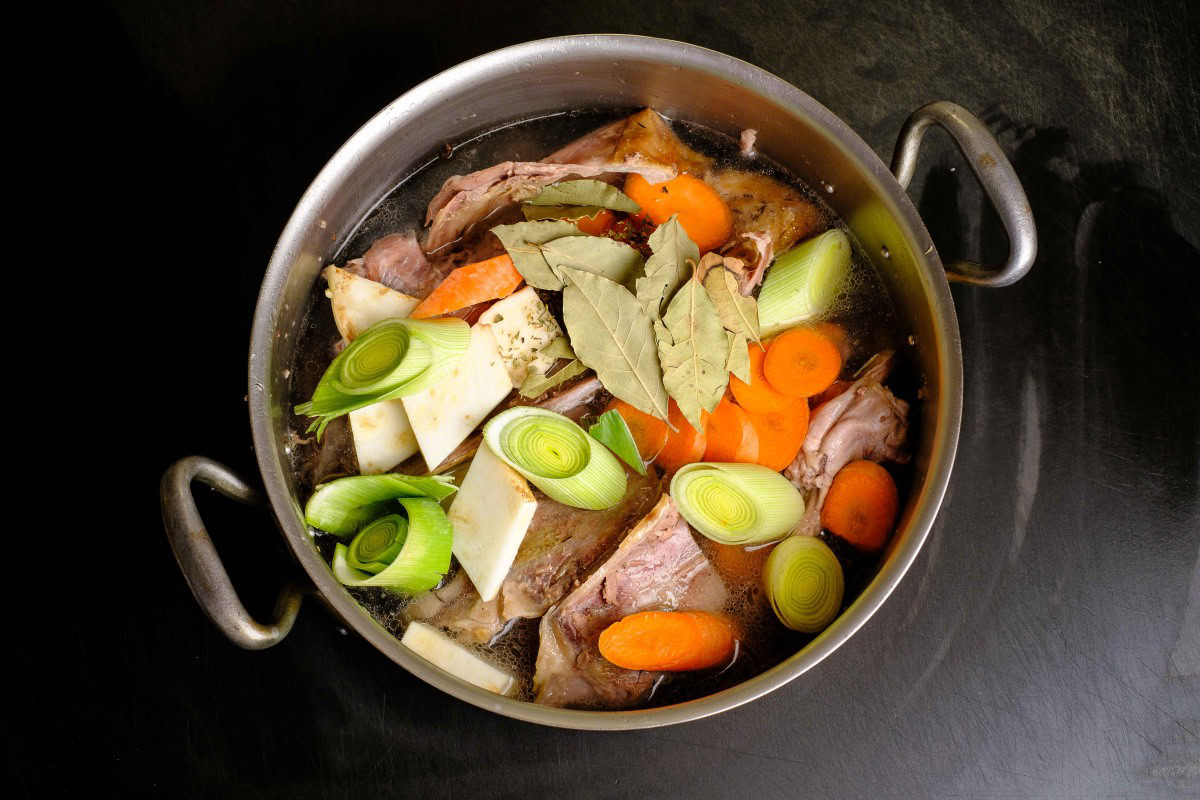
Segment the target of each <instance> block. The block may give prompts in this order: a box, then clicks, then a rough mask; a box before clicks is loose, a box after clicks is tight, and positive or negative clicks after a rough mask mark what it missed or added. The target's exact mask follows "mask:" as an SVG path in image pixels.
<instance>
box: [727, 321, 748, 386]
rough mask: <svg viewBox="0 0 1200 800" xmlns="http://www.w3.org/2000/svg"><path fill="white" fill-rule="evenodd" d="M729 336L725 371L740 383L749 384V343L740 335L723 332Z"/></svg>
mask: <svg viewBox="0 0 1200 800" xmlns="http://www.w3.org/2000/svg"><path fill="white" fill-rule="evenodd" d="M725 333H726V334H727V335H728V336H729V359H728V360H727V361H726V362H725V369H726V371H728V372H731V373H733V375H734V377H736V378H737V379H738V380H739V381H741V382H742V383H749V382H750V351H749V349H748V348H749V347H750V342H749V340H747V339H746V337H745V336H743V335H742V334H740V333H734V332H733V331H726V332H725Z"/></svg>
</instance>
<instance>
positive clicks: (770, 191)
mask: <svg viewBox="0 0 1200 800" xmlns="http://www.w3.org/2000/svg"><path fill="white" fill-rule="evenodd" d="M706 180H707V181H708V183H709V184H710V185H711V186H712V187H713V188H714V189H716V190H717V194H719V195H720V196H721V199H722V200H724V201H725V203H726V204H727V205H728V206H729V210H730V211H732V212H733V229H734V232H735V233H736V234H737V235H736V237H735V239H734V241H733V242H732V243H731V244H730V245H729V246H728V247H726V248H725V249H724V250H723V251H722V252H723V254H724V255H728V256H732V257H735V258H738V259H740V260H742V261H744V262H745V263H746V264H747V266H748V269H749V277H748V280H747V281H746V282H745V284H743V285H742V286H741V289H742V294H749V293H750V291H751V290H752V289H753V288H754V287H755V286H757V285H758V284H759V283H760V282H761V281H762V276H763V271H764V270H765V269H766V268H767V266H768V265H770V263H771V260H772V259H773V258H774V257H775V255H776V254H777V253H783V252H785V251H786V250H788V249H789V248H790V247H791V246H792V245H794V244H795V243H796V242H799V241H800V240H802V239H807V238H808V237H809V236H812V235H813V234H814V233H816V232H817V231H819V230H820V229H822V228H823V227H825V224H826V221H825V217H824V215H823V214H822V213H821V211H820V209H818V208H817V207H816V206H815V205H814V204H813V203H811V202H810V201H808V200H806V199H804V197H803V196H801V195H800V193H799V192H797V191H796V190H795V189H793V188H791V187H790V186H788V185H787V184H785V183H782V182H781V181H777V180H775V179H774V178H772V177H770V176H768V175H762V174H759V173H757V172H747V171H746V170H741V169H725V170H720V171H718V172H715V173H713V174H712V175H709V176H708V177H707V178H706Z"/></svg>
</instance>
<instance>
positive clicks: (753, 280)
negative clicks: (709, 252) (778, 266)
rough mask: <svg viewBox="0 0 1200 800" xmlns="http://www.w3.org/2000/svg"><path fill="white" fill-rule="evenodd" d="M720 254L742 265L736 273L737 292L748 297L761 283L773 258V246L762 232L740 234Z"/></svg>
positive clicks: (769, 238)
mask: <svg viewBox="0 0 1200 800" xmlns="http://www.w3.org/2000/svg"><path fill="white" fill-rule="evenodd" d="M721 254H722V255H723V256H725V257H726V258H727V259H732V260H735V261H737V262H738V263H739V264H742V265H743V267H742V269H741V270H740V271H739V272H738V291H739V292H741V293H742V294H743V295H749V294H750V293H751V292H753V291H754V289H755V288H756V287H757V286H758V285H759V284H760V283H762V279H763V273H764V272H766V270H767V267H768V266H769V265H770V263H771V259H773V258H775V244H774V242H772V241H771V237H770V235H769V234H767V233H765V232H764V231H752V232H750V233H740V234H738V236H737V238H735V239H734V240H733V241H732V242H730V243H729V244H728V245H726V246H725V247H724V248H723V249H722V251H721Z"/></svg>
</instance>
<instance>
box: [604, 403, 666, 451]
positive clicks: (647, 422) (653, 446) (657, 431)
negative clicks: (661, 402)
mask: <svg viewBox="0 0 1200 800" xmlns="http://www.w3.org/2000/svg"><path fill="white" fill-rule="evenodd" d="M604 410H605V411H612V410H615V411H616V412H617V413H618V414H620V415H621V419H623V420H625V424H626V425H628V426H629V432H630V433H631V434H633V441H634V442H635V443H636V444H637V449H638V453H639V454H640V455H641V456H642V460H643V461H653V460H654V459H655V457H656V456H658V454H659V453H660V452H662V449H663V447H664V446H665V445H666V443H667V434H668V433H670V429H668V428H667V423H665V422H663V421H662V420H661V419H659V418H658V417H655V416H652V415H650V414H647V413H646V412H645V411H639V410H638V409H636V408H634V407H633V406H631V405H629V403H626V402H625V401H624V400H621V399H620V398H616V397H614V398H613V401H612V402H611V403H609V404H608V405H607V406H606V407H605V408H604Z"/></svg>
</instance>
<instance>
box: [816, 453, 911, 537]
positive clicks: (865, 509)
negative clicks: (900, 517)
mask: <svg viewBox="0 0 1200 800" xmlns="http://www.w3.org/2000/svg"><path fill="white" fill-rule="evenodd" d="M899 509H900V493H899V492H898V491H897V490H896V482H895V481H894V480H892V476H891V475H889V474H888V471H887V470H886V469H884V468H883V467H881V466H879V465H878V464H876V463H875V462H874V461H851V462H850V463H849V464H847V465H846V466H844V467H842V468H841V469H840V470H838V473H837V475H834V476H833V485H832V486H830V487H829V494H828V495H826V497H825V505H824V506H823V507H822V508H821V526H822V527H823V528H825V529H827V530H829V531H831V532H833V533H836V534H837V535H838V536H840V537H842V538H843V539H845V540H846V541H848V542H850V544H852V545H854V546H855V547H856V548H858V549H859V550H861V551H863V552H865V553H877V552H879V551H880V550H882V549H883V546H884V545H885V544H887V540H888V537H889V536H891V534H892V528H893V527H894V526H895V524H896V514H897V512H898V511H899Z"/></svg>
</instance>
